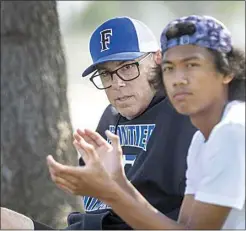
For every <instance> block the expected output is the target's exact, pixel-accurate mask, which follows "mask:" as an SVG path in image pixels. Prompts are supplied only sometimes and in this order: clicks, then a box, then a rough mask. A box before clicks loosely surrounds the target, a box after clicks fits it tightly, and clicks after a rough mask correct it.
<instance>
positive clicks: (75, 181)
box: [47, 129, 126, 201]
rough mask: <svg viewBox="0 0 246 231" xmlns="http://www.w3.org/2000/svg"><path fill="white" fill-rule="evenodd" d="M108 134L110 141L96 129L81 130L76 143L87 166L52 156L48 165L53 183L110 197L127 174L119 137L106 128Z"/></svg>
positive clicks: (77, 190) (76, 193) (101, 197)
mask: <svg viewBox="0 0 246 231" xmlns="http://www.w3.org/2000/svg"><path fill="white" fill-rule="evenodd" d="M106 136H107V138H108V139H109V140H110V141H111V144H109V143H108V142H107V141H106V140H105V139H104V138H103V137H102V136H101V135H100V134H98V133H97V132H94V131H90V130H88V129H85V130H84V131H82V130H79V129H78V130H77V132H76V133H75V134H74V142H73V144H74V146H75V148H76V149H77V151H78V152H79V153H80V155H81V156H82V158H83V160H84V162H85V165H84V166H68V165H63V164H60V163H58V162H57V161H55V160H54V158H53V157H52V156H51V155H49V156H48V157H47V164H48V168H49V172H50V175H51V179H52V180H53V182H54V183H55V184H56V185H57V186H58V187H59V188H61V189H62V190H64V191H66V192H69V193H72V194H74V195H81V196H92V197H96V198H98V199H100V200H102V201H106V200H107V199H109V198H108V197H110V195H112V193H114V190H115V187H118V185H119V182H120V181H124V179H125V178H126V177H125V174H124V168H123V163H122V149H121V146H120V142H119V138H118V136H116V135H114V134H113V133H111V132H110V131H106Z"/></svg>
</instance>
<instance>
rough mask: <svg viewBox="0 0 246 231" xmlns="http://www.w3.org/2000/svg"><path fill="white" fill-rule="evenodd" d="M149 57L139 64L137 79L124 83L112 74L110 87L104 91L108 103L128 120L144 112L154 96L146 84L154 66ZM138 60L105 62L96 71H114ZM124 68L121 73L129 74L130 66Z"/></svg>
mask: <svg viewBox="0 0 246 231" xmlns="http://www.w3.org/2000/svg"><path fill="white" fill-rule="evenodd" d="M151 57H152V55H151V56H149V57H146V58H145V59H144V60H143V61H141V62H140V63H139V73H140V75H139V77H138V78H136V79H134V80H131V81H124V80H122V79H120V78H119V77H118V76H117V75H116V74H113V80H112V83H111V85H112V86H111V87H110V88H107V89H105V92H106V95H107V97H108V100H109V102H110V103H111V104H112V105H113V106H114V107H115V108H116V110H117V111H118V112H119V113H120V114H121V115H122V116H124V117H126V118H128V119H133V118H135V117H136V116H138V115H140V114H141V113H142V112H143V111H145V110H146V109H147V107H148V106H149V104H150V102H151V100H152V98H153V96H154V91H153V89H152V88H151V86H150V84H149V82H148V76H149V72H150V70H151V68H152V67H153V64H154V61H153V59H152V58H151ZM140 59H141V58H139V59H136V60H133V61H125V62H118V61H114V62H106V63H104V64H101V65H98V67H97V69H98V71H99V72H100V73H102V72H104V71H114V70H116V69H118V68H120V67H122V66H125V65H126V64H132V63H136V62H137V61H139V60H140ZM124 68H125V69H124V70H123V71H125V72H127V73H130V74H131V65H129V66H128V65H127V66H125V67H124ZM135 74H136V72H135V71H134V73H133V75H135ZM101 78H103V76H102V77H101Z"/></svg>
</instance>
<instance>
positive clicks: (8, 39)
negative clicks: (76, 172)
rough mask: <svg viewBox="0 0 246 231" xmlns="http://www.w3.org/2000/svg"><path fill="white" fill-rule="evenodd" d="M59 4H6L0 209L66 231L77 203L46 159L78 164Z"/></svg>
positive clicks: (3, 14)
mask: <svg viewBox="0 0 246 231" xmlns="http://www.w3.org/2000/svg"><path fill="white" fill-rule="evenodd" d="M66 94H67V80H66V63H65V59H64V53H63V50H62V44H61V33H60V28H59V20H58V14H57V8H56V2H55V1H1V169H2V171H1V206H4V207H7V208H9V209H13V210H15V211H17V212H20V213H23V214H24V215H26V216H30V217H32V218H34V219H37V220H38V221H40V222H43V223H45V224H48V225H51V226H53V227H54V228H62V225H64V221H65V220H64V219H66V216H67V215H68V213H69V212H70V211H74V210H78V209H80V206H79V205H78V201H77V198H76V197H74V196H72V195H68V194H66V193H64V192H62V191H61V190H60V189H58V188H57V187H56V186H55V185H54V184H53V183H52V181H51V179H50V176H49V173H48V168H47V165H46V156H47V155H48V154H52V155H53V156H54V157H55V159H56V160H58V161H60V162H62V163H67V164H73V165H76V164H77V153H76V151H75V149H74V147H73V145H72V126H71V123H70V117H69V110H68V102H67V95H66Z"/></svg>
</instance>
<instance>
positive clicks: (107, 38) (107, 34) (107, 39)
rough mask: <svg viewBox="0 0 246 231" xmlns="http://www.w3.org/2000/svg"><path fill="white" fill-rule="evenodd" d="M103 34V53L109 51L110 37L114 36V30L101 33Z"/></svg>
mask: <svg viewBox="0 0 246 231" xmlns="http://www.w3.org/2000/svg"><path fill="white" fill-rule="evenodd" d="M100 34H101V42H100V43H101V48H102V49H101V52H102V51H106V50H108V49H109V47H108V44H110V36H112V35H113V33H112V29H106V30H103V31H101V32H100Z"/></svg>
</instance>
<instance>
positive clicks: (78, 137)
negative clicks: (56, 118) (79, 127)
mask: <svg viewBox="0 0 246 231" xmlns="http://www.w3.org/2000/svg"><path fill="white" fill-rule="evenodd" d="M73 138H74V139H75V140H77V141H78V142H79V141H80V140H81V137H80V135H78V134H77V133H74V134H73Z"/></svg>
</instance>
